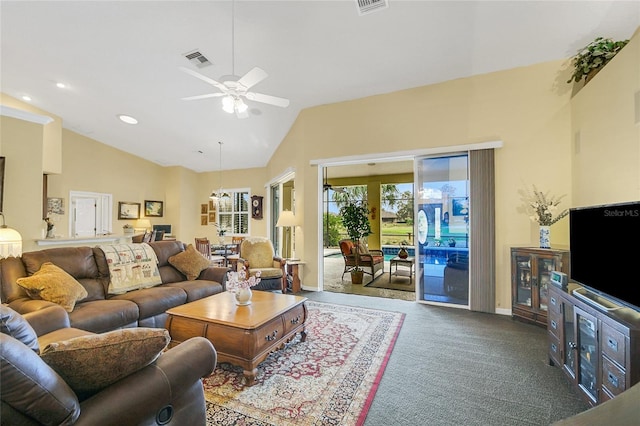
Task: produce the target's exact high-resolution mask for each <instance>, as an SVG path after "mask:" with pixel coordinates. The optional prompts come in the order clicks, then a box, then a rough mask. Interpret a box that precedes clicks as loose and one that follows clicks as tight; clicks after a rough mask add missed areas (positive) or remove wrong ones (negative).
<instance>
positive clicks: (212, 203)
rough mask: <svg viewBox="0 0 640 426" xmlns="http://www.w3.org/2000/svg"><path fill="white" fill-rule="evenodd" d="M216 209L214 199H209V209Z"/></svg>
mask: <svg viewBox="0 0 640 426" xmlns="http://www.w3.org/2000/svg"><path fill="white" fill-rule="evenodd" d="M215 209H216V203H214V202H213V200H209V211H212V210H215Z"/></svg>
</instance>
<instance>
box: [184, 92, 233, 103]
mask: <svg viewBox="0 0 640 426" xmlns="http://www.w3.org/2000/svg"><path fill="white" fill-rule="evenodd" d="M224 95H225V93H207V94H206V95H196V96H187V97H186V98H182V100H183V101H195V100H196V99H206V98H217V97H220V96H224Z"/></svg>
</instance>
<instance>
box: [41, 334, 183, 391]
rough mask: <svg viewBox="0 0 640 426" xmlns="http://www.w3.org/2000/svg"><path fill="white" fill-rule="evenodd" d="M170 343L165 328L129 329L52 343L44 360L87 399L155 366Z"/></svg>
mask: <svg viewBox="0 0 640 426" xmlns="http://www.w3.org/2000/svg"><path fill="white" fill-rule="evenodd" d="M170 340H171V338H170V337H169V332H168V331H167V330H165V329H162V328H147V327H137V328H125V329H122V330H115V331H110V332H107V333H102V334H92V335H88V336H80V337H74V338H73V339H69V340H65V341H62V342H55V343H50V344H48V345H47V346H46V347H45V348H44V349H42V351H41V352H40V357H41V358H42V359H43V360H44V362H46V363H47V364H49V366H50V367H51V368H53V369H54V370H55V371H56V373H58V374H59V375H60V377H62V378H63V379H64V381H65V382H66V383H67V384H68V385H69V386H70V387H71V389H73V391H74V392H75V393H76V394H77V395H78V397H80V399H84V398H86V397H88V396H90V395H92V394H94V393H96V392H98V391H99V390H101V389H104V388H105V387H107V386H109V385H110V384H112V383H115V382H117V381H118V380H120V379H122V378H124V377H126V376H128V375H130V374H132V373H134V372H136V371H138V370H140V369H141V368H144V367H146V366H147V365H149V364H151V363H152V362H153V361H155V360H156V359H157V358H158V356H160V354H161V353H162V351H163V350H164V349H165V348H166V347H167V345H168V344H169V341H170Z"/></svg>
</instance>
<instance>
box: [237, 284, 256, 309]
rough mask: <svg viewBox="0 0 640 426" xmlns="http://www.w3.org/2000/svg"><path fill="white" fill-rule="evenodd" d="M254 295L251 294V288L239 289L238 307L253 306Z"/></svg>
mask: <svg viewBox="0 0 640 426" xmlns="http://www.w3.org/2000/svg"><path fill="white" fill-rule="evenodd" d="M252 295H253V293H251V289H250V288H239V289H237V290H236V292H235V296H236V305H239V306H246V305H250V304H251V296H252Z"/></svg>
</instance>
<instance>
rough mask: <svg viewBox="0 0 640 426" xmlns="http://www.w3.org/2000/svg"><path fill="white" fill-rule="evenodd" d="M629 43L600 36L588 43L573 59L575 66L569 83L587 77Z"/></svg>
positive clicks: (572, 62)
mask: <svg viewBox="0 0 640 426" xmlns="http://www.w3.org/2000/svg"><path fill="white" fill-rule="evenodd" d="M627 43H629V40H620V41H613V40H612V39H610V38H604V37H598V38H596V39H595V40H593V41H592V42H591V43H589V44H587V45H586V46H585V47H583V48H582V49H580V50H578V53H577V54H576V55H575V56H574V57H573V58H572V59H571V65H573V67H574V71H573V74H572V75H571V78H570V79H569V80H567V83H571V82H572V81H575V82H576V83H577V82H579V81H580V80H582V79H584V78H587V75H589V73H590V72H592V71H594V70H597V69H598V68H601V67H603V66H605V65H606V64H607V62H609V61H610V60H611V59H612V58H613V57H614V56H616V55H617V54H618V52H620V50H621V49H622V48H623V47H625V46H626V45H627Z"/></svg>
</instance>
